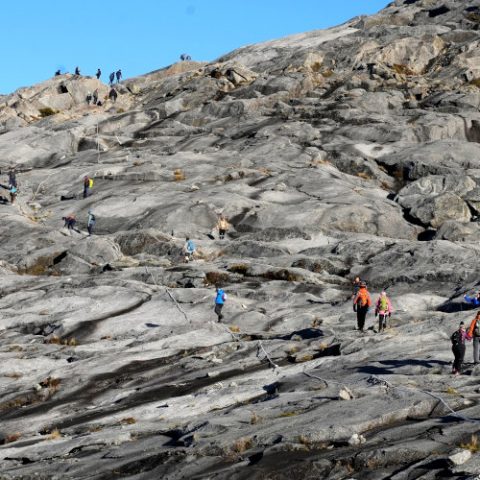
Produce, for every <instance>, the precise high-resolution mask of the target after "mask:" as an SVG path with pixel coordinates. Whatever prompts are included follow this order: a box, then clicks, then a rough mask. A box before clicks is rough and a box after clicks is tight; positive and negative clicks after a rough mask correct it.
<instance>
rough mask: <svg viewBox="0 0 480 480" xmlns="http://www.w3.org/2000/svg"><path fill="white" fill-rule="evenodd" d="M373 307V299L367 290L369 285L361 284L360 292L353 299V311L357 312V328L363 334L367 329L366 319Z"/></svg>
mask: <svg viewBox="0 0 480 480" xmlns="http://www.w3.org/2000/svg"><path fill="white" fill-rule="evenodd" d="M371 306H372V298H371V297H370V293H369V291H368V290H367V284H366V283H365V282H361V283H360V287H359V289H358V292H357V294H356V295H355V298H354V299H353V311H354V312H357V328H358V330H359V331H360V332H363V329H364V327H365V319H366V317H367V313H368V311H369V310H370V307H371Z"/></svg>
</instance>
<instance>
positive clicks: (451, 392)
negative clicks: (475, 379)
mask: <svg viewBox="0 0 480 480" xmlns="http://www.w3.org/2000/svg"><path fill="white" fill-rule="evenodd" d="M445 393H448V394H449V395H458V394H459V393H458V390H457V389H455V388H453V387H447V389H446V390H445Z"/></svg>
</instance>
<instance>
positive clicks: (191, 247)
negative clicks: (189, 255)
mask: <svg viewBox="0 0 480 480" xmlns="http://www.w3.org/2000/svg"><path fill="white" fill-rule="evenodd" d="M187 250H188V251H189V252H194V251H195V244H194V243H193V242H192V241H191V240H189V241H188V242H187Z"/></svg>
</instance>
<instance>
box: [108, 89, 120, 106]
mask: <svg viewBox="0 0 480 480" xmlns="http://www.w3.org/2000/svg"><path fill="white" fill-rule="evenodd" d="M117 97H118V93H117V91H116V90H115V89H114V88H113V87H112V88H111V89H110V91H109V92H108V98H109V99H110V100H111V101H112V102H113V103H115V102H116V101H117Z"/></svg>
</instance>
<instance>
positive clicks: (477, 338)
mask: <svg viewBox="0 0 480 480" xmlns="http://www.w3.org/2000/svg"><path fill="white" fill-rule="evenodd" d="M468 337H469V338H470V339H472V338H473V364H474V365H478V362H479V361H480V360H479V344H480V312H477V314H476V315H475V318H474V319H473V320H472V321H471V322H470V326H469V327H468Z"/></svg>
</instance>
